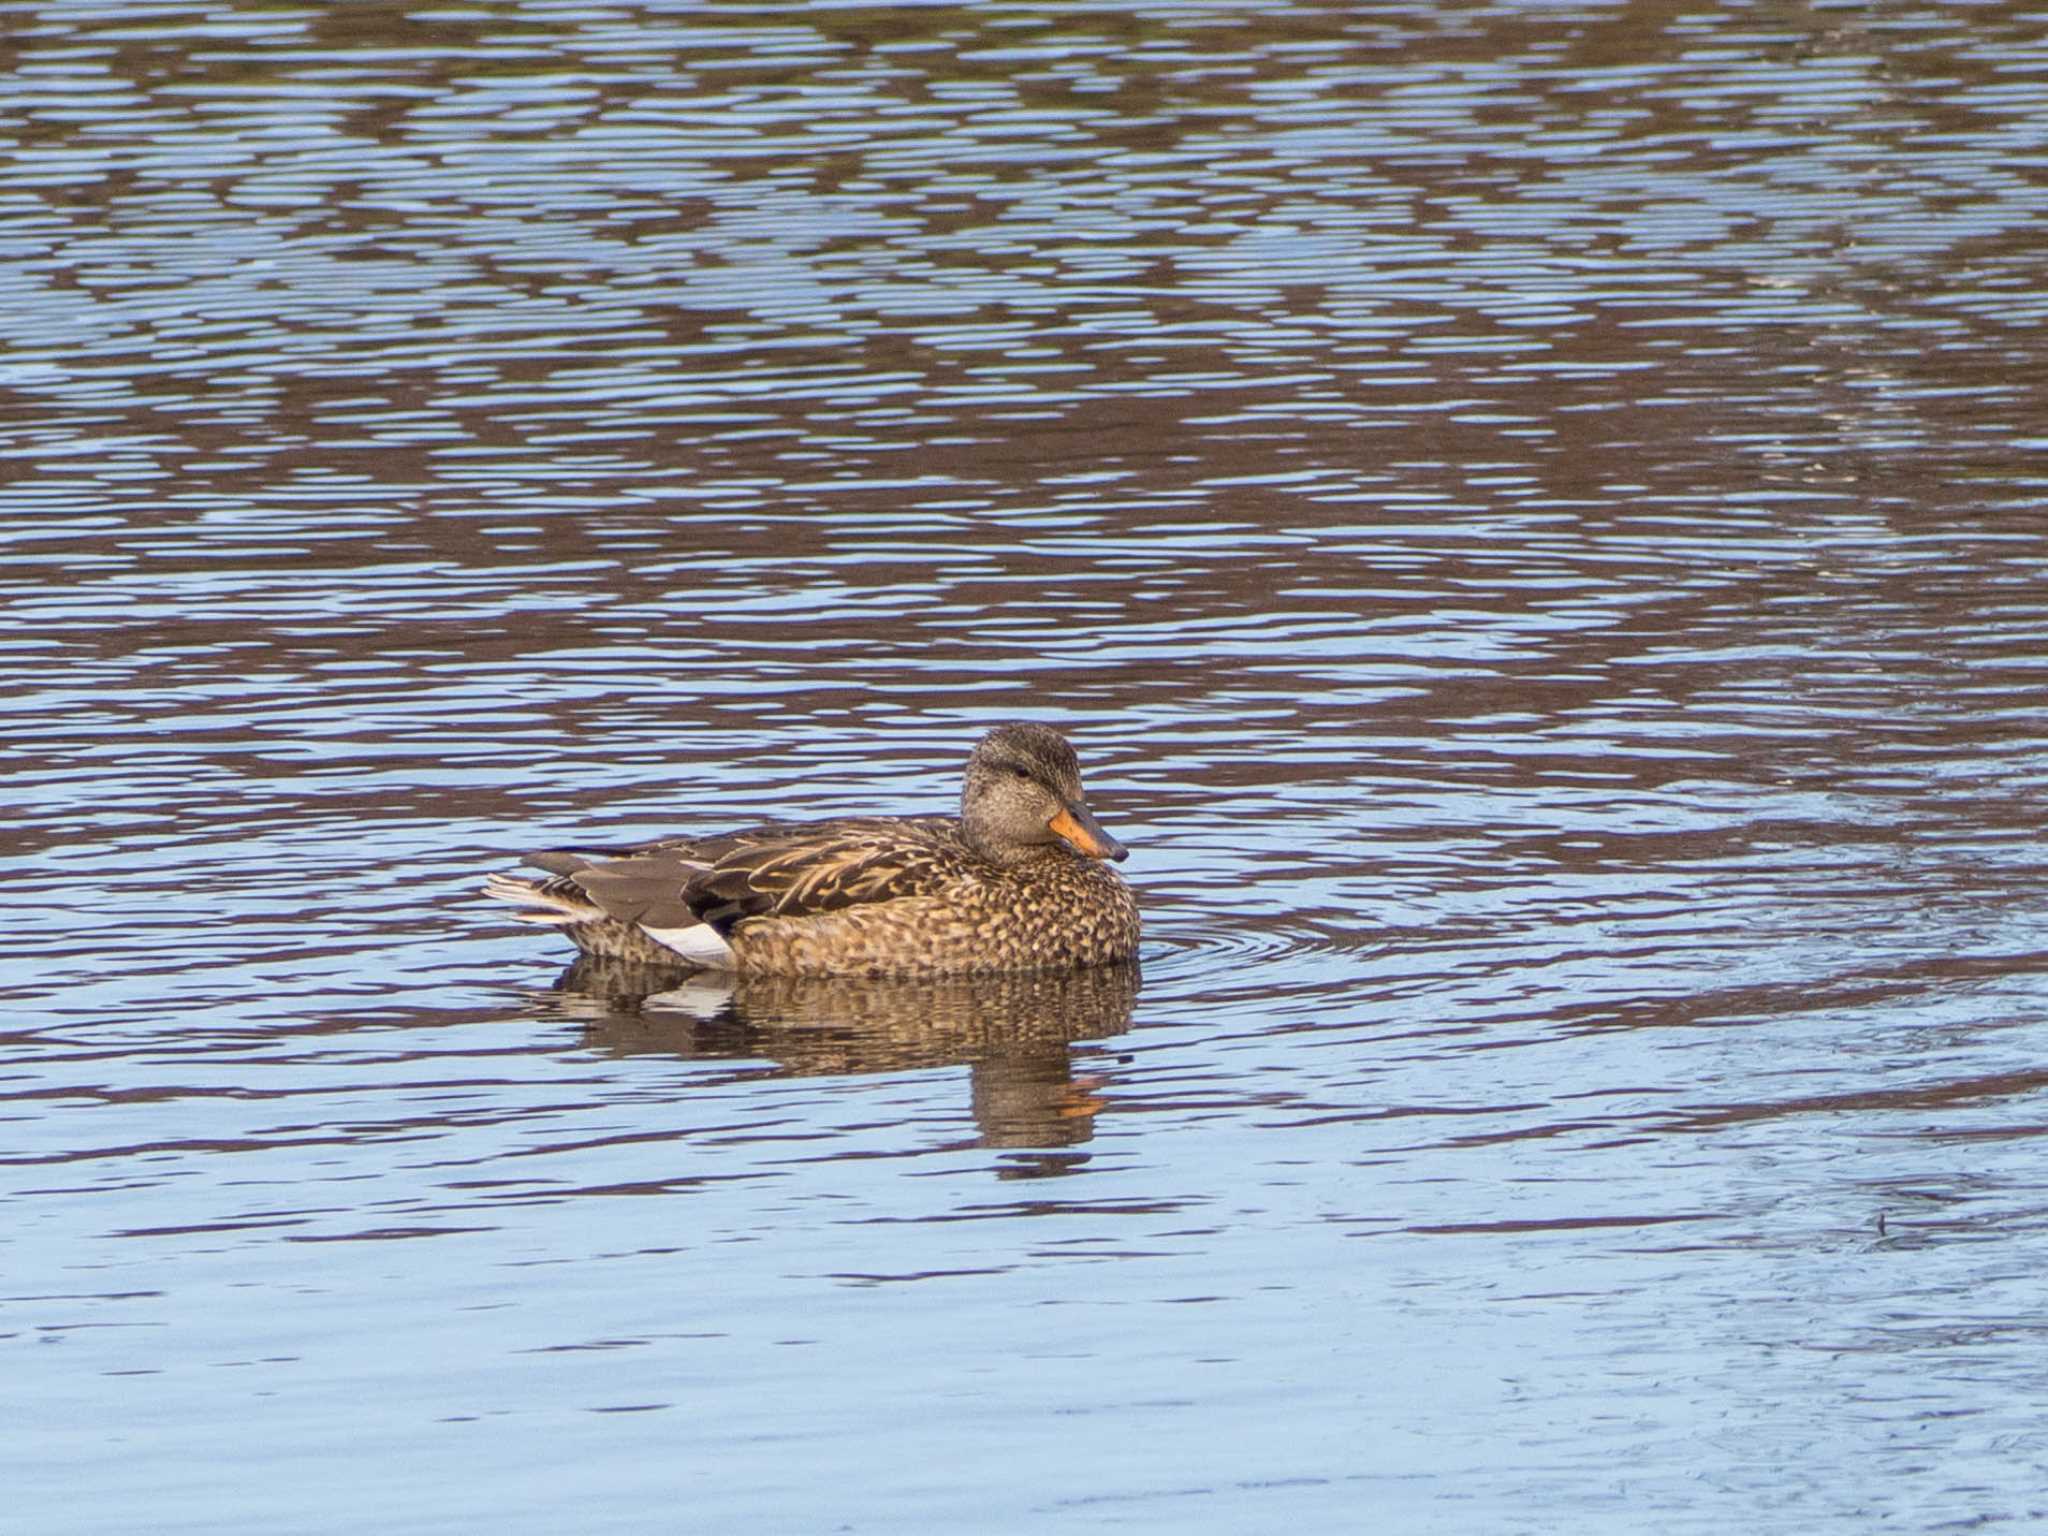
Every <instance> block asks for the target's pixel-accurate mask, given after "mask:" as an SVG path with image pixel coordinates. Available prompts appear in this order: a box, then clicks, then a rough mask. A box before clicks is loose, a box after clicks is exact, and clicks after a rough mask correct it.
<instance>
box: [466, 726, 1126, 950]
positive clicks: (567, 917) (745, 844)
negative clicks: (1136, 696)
mask: <svg viewBox="0 0 2048 1536" xmlns="http://www.w3.org/2000/svg"><path fill="white" fill-rule="evenodd" d="M1083 850H1086V851H1085V852H1084V851H1083ZM1123 853H1124V850H1123V848H1122V847H1121V846H1120V845H1119V844H1118V843H1117V842H1116V841H1115V839H1114V838H1111V837H1110V836H1109V835H1108V834H1107V833H1105V832H1103V830H1102V829H1101V827H1100V826H1098V825H1097V824H1096V822H1095V820H1094V817H1093V816H1092V814H1090V812H1089V811H1088V809H1087V805H1086V802H1085V800H1084V799H1083V797H1082V794H1081V783H1080V772H1079V769H1078V767H1077V765H1076V764H1075V761H1074V756H1073V750H1072V748H1070V747H1069V746H1068V745H1067V743H1066V742H1065V740H1064V739H1062V738H1061V737H1060V736H1059V735H1058V733H1057V732H1054V731H1051V730H1048V729H1047V728H1045V727H1044V726H1038V725H1010V726H1000V727H998V728H997V729H996V730H994V731H991V732H990V733H989V734H988V735H987V736H985V737H984V738H983V739H982V741H981V742H980V744H979V745H977V747H976V748H975V751H974V755H973V757H972V758H970V760H969V764H968V771H967V777H966V783H965V786H964V788H963V791H962V811H961V815H960V816H959V817H942V816H929V817H905V818H884V817H857V818H845V819H840V820H834V821H820V822H800V823H789V822H783V823H776V824H771V825H767V826H761V827H753V828H748V829H745V830H743V831H738V832H728V833H724V834H722V835H719V836H716V837H704V838H680V839H673V840H669V841H665V842H661V843H655V844H651V845H648V846H646V847H642V848H637V849H632V850H622V851H621V852H620V853H619V854H618V855H617V856H607V855H596V854H588V853H567V852H564V853H550V854H542V855H539V856H537V857H536V858H535V859H534V860H533V862H534V863H536V864H537V865H539V866H540V867H541V868H543V869H546V870H549V871H551V872H552V875H553V878H551V879H547V880H543V881H538V882H536V881H530V880H522V879H518V878H516V877H513V876H508V875H499V876H494V877H493V878H492V880H491V881H490V883H489V885H488V887H487V888H488V889H489V890H490V892H491V894H493V895H495V896H498V897H500V898H501V899H504V900H507V901H511V902H513V903H515V904H516V905H518V906H520V907H521V909H522V910H521V911H520V913H519V914H518V915H519V916H520V917H522V918H524V919H525V920H527V921H532V922H540V923H545V924H549V925H551V926H554V927H558V928H560V929H561V930H562V931H563V932H564V933H565V934H567V935H568V937H569V938H570V939H571V940H572V941H573V942H574V943H575V944H576V946H577V948H579V949H581V950H582V951H584V952H585V953H586V954H593V955H604V956H611V957H616V958H619V959H624V960H632V961H639V962H645V963H654V964H664V963H665V964H669V965H677V964H689V963H693V962H694V963H698V964H705V965H712V966H718V967H723V968H730V969H732V970H736V971H739V972H742V973H751V974H763V975H783V976H827V975H852V974H866V975H896V976H941V975H959V974H966V973H972V972H989V971H1031V970H1067V969H1072V968H1075V967H1080V966H1093V965H1104V964H1109V963H1113V962H1117V961H1123V960H1129V959H1131V958H1133V957H1134V956H1135V955H1136V953H1137V945H1138V909H1137V903H1136V901H1135V900H1134V899H1133V898H1132V896H1131V892H1130V888H1129V887H1128V886H1126V885H1125V884H1124V883H1123V881H1122V880H1120V879H1118V878H1117V876H1116V874H1115V873H1114V872H1113V871H1111V870H1110V869H1109V868H1108V866H1107V865H1106V864H1104V863H1102V862H1100V861H1101V860H1102V859H1104V858H1119V859H1120V858H1122V857H1123ZM1091 854H1092V855H1093V856H1092V857H1091V856H1090V855H1091Z"/></svg>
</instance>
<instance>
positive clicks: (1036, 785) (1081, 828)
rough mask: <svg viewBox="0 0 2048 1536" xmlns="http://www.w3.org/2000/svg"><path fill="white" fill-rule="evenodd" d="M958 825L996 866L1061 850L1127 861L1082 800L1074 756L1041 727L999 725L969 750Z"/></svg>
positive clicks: (1064, 742)
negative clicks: (1049, 849) (1057, 847)
mask: <svg viewBox="0 0 2048 1536" xmlns="http://www.w3.org/2000/svg"><path fill="white" fill-rule="evenodd" d="M960 823H961V826H962V828H963V829H964V830H965V831H966V834H967V841H968V843H969V844H970V845H971V846H972V847H973V848H974V849H975V851H976V852H978V853H980V854H982V855H984V856H985V857H987V858H991V859H994V860H995V861H996V862H997V863H999V864H1014V863H1016V862H1017V861H1019V860H1020V859H1026V858H1029V857H1031V856H1032V855H1033V854H1035V853H1037V852H1038V851H1039V850H1040V849H1042V848H1046V847H1050V846H1054V845H1058V844H1062V843H1064V844H1065V845H1066V846H1068V847H1070V848H1072V849H1073V850H1074V851H1075V852H1077V853H1084V854H1086V855H1087V856H1088V857H1089V858H1091V859H1117V860H1122V859H1124V858H1126V857H1128V856H1129V850H1128V849H1126V848H1125V847H1124V845H1123V844H1122V843H1120V842H1118V841H1117V840H1116V839H1115V838H1113V837H1111V836H1110V835H1109V834H1108V833H1107V832H1105V831H1103V830H1102V827H1101V825H1100V824H1099V823H1098V822H1097V821H1096V820H1095V816H1094V813H1093V812H1091V811H1090V810H1089V809H1088V802H1087V801H1086V800H1085V799H1083V798H1082V796H1081V765H1080V764H1079V763H1078V762H1076V761H1075V760H1074V749H1073V748H1072V747H1070V746H1068V745H1067V740H1066V738H1065V737H1064V736H1062V735H1060V733H1059V732H1058V731H1055V730H1051V729H1049V728H1048V727H1046V726H1043V725H1029V724H1019V725H999V726H997V727H996V728H995V729H994V730H992V731H990V732H989V733H988V734H987V735H986V736H984V737H982V738H981V740H980V741H979V742H977V743H976V744H975V748H974V755H973V756H972V757H970V758H969V759H968V760H967V783H966V786H965V787H964V788H963V789H962V790H961V792H960Z"/></svg>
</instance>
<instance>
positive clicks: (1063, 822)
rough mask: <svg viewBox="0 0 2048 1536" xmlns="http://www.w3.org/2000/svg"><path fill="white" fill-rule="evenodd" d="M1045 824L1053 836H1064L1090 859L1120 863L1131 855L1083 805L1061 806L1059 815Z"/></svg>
mask: <svg viewBox="0 0 2048 1536" xmlns="http://www.w3.org/2000/svg"><path fill="white" fill-rule="evenodd" d="M1046 825H1047V826H1048V827H1050V828H1051V829H1052V831H1053V834H1054V835H1055V836H1057V837H1062V838H1065V839H1066V840H1067V841H1068V842H1069V843H1071V844H1073V846H1074V847H1075V848H1077V849H1079V850H1080V851H1081V852H1082V853H1085V854H1087V855H1088V857H1089V858H1091V859H1115V860H1116V861H1117V862H1118V863H1122V862H1123V861H1124V860H1125V859H1127V858H1129V857H1130V856H1131V850H1130V849H1128V848H1126V847H1125V846H1124V845H1123V844H1122V843H1120V842H1118V841H1117V840H1116V839H1115V838H1113V837H1111V836H1110V835H1109V834H1108V833H1107V832H1105V831H1103V830H1102V826H1101V824H1100V823H1099V822H1097V821H1096V819H1095V818H1094V817H1093V816H1091V815H1089V814H1088V808H1087V807H1086V806H1084V805H1068V806H1062V807H1061V808H1060V813H1059V815H1057V816H1055V817H1053V819H1052V820H1051V821H1049V822H1047V823H1046Z"/></svg>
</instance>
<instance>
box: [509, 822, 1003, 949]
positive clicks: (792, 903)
mask: <svg viewBox="0 0 2048 1536" xmlns="http://www.w3.org/2000/svg"><path fill="white" fill-rule="evenodd" d="M958 826H959V824H958V823H957V822H955V821H954V820H952V819H951V818H949V817H944V816H929V817H916V818H905V819H881V818H875V819H867V818H848V819H845V820H840V821H827V822H778V823H774V824H771V825H769V826H762V827H749V828H746V829H744V830H742V831H738V832H727V833H722V834H720V835H718V836H715V837H699V838H675V839H670V840H668V841H666V842H660V843H651V844H647V845H644V846H642V847H640V848H637V849H634V850H632V851H630V852H626V853H625V855H624V856H623V857H606V856H604V855H603V854H601V853H598V852H597V851H596V850H590V851H584V850H566V849H565V850H558V851H555V852H552V853H546V854H538V855H536V856H535V857H534V858H533V859H532V860H531V862H532V863H534V864H535V865H537V866H539V867H540V868H542V869H546V870H549V871H550V872H552V873H553V874H554V876H555V878H554V879H553V880H549V881H546V882H544V883H543V884H542V886H541V887H540V889H542V890H543V891H550V892H552V891H554V890H556V889H557V888H560V889H561V891H562V894H565V895H566V894H568V892H569V891H570V890H573V891H574V892H575V893H576V894H577V895H579V896H581V897H582V898H583V899H584V900H585V901H587V902H589V903H592V904H594V905H595V906H596V907H598V908H600V909H602V911H603V912H604V913H605V914H606V915H607V916H610V917H615V918H617V919H619V920H620V921H621V922H628V923H637V924H639V925H640V926H641V927H642V928H645V929H648V930H650V931H659V932H661V933H674V932H677V931H680V930H684V929H688V928H690V927H691V926H693V925H695V924H700V923H701V924H708V925H709V926H710V927H711V928H713V929H714V930H715V931H716V932H717V933H718V934H720V935H721V936H723V935H725V934H727V933H729V932H730V931H731V930H732V927H733V925H734V924H735V923H738V922H740V921H741V920H742V919H744V918H749V917H766V916H774V917H810V916H815V915H816V914H818V913H821V912H836V911H840V910H843V909H845V908H847V907H854V906H862V905H866V904H869V903H873V902H883V901H894V900H897V899H899V898H901V897H906V896H920V895H929V894H931V893H933V892H935V891H938V890H941V889H943V888H944V887H945V886H946V885H947V884H948V883H950V882H951V881H953V880H955V879H957V878H959V877H960V875H962V874H963V873H964V872H965V871H966V868H967V865H968V863H969V862H970V857H971V856H970V855H969V854H968V853H967V852H966V850H965V848H964V847H963V846H962V845H961V843H960V841H959V837H958V835H957V833H958ZM665 942H666V941H665Z"/></svg>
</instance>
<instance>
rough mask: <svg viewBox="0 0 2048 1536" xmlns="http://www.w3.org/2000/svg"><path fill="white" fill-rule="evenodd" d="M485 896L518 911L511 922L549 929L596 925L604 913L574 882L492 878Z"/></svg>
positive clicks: (486, 884)
mask: <svg viewBox="0 0 2048 1536" xmlns="http://www.w3.org/2000/svg"><path fill="white" fill-rule="evenodd" d="M484 894H485V895H486V896H490V897H493V898H494V899H496V900H498V901H506V902H510V903H511V904H512V905H513V906H515V907H517V908H519V910H518V911H516V912H514V913H513V914H512V919H513V921H514V922H520V923H539V924H541V925H542V926H543V927H548V928H569V927H573V926H575V925H576V924H578V923H595V922H600V921H602V920H603V918H604V915H605V913H604V909H603V908H602V907H599V906H596V905H594V904H593V903H592V902H591V901H590V900H589V899H588V898H586V897H584V895H583V892H582V891H581V890H580V889H579V888H578V887H577V886H576V884H575V882H573V881H570V880H563V879H559V878H557V879H554V880H522V879H521V878H520V877H519V876H517V875H491V876H489V877H487V878H486V879H485V881H484Z"/></svg>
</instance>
